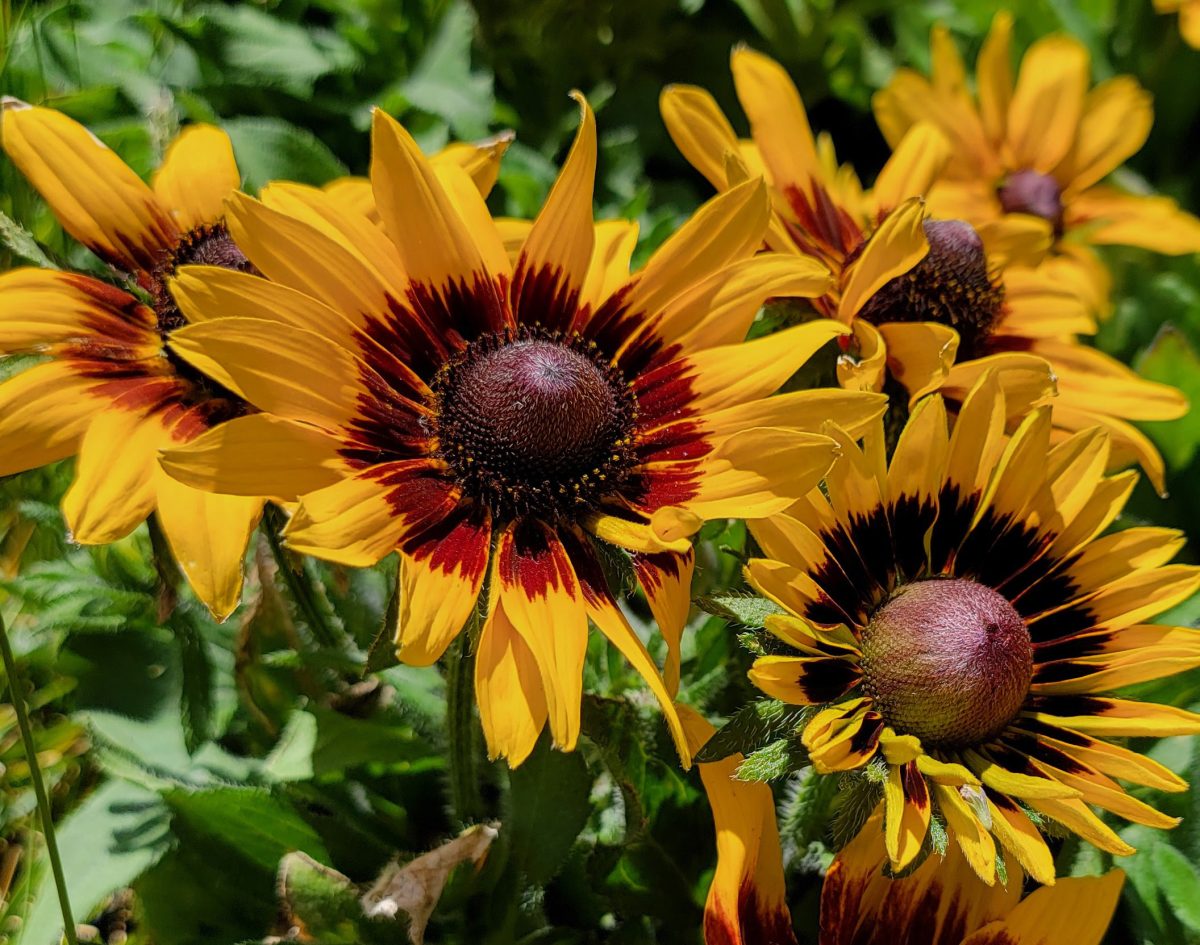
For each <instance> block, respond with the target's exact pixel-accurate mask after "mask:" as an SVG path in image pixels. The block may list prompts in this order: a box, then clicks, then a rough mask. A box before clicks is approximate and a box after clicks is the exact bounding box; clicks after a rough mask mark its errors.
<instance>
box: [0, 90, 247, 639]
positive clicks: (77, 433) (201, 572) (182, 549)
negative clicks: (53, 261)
mask: <svg viewBox="0 0 1200 945" xmlns="http://www.w3.org/2000/svg"><path fill="white" fill-rule="evenodd" d="M3 136H4V140H3V143H4V150H5V151H6V152H7V153H8V156H9V157H10V158H11V159H12V161H13V163H14V164H15V165H16V166H17V168H18V169H19V170H20V171H21V172H22V173H23V174H24V175H25V177H26V178H27V179H28V180H29V182H30V183H31V184H32V185H33V186H34V187H35V188H36V189H37V191H38V192H39V193H40V194H41V195H42V197H43V198H44V199H45V201H46V202H47V203H48V204H49V206H50V209H51V210H53V211H54V214H55V216H57V217H58V220H59V222H60V223H61V224H62V226H63V229H65V230H66V231H67V232H68V233H70V234H71V235H72V236H73V237H75V238H76V239H77V240H79V241H80V242H81V243H83V244H84V245H85V246H87V247H88V248H89V249H91V250H92V251H93V252H95V253H96V254H97V255H98V256H100V258H102V259H103V260H104V261H105V262H107V263H109V264H110V265H111V266H112V267H113V268H114V269H116V270H117V271H118V272H119V273H120V274H121V275H122V276H123V277H124V278H127V279H128V280H129V289H128V291H127V290H125V289H121V288H118V287H116V286H113V285H109V284H108V283H106V282H101V281H100V280H99V279H95V278H93V277H91V276H87V275H83V274H80V273H74V272H63V271H57V270H49V269H16V270H13V271H11V272H6V273H4V274H3V275H0V352H4V353H7V354H13V353H37V354H45V355H49V356H50V357H51V360H49V361H46V362H44V363H41V364H37V365H35V366H33V367H31V368H29V369H27V370H25V371H22V372H21V373H20V374H18V375H17V376H15V377H13V378H12V379H11V380H9V381H6V382H5V383H4V384H3V385H0V438H3V440H4V443H5V450H4V458H3V460H0V475H8V474H11V473H15V472H21V471H24V470H27V469H32V468H34V467H37V466H41V465H44V464H46V463H51V462H55V461H57V460H60V459H65V458H67V457H69V456H72V455H75V456H77V457H78V460H77V463H76V468H75V478H74V481H73V482H72V484H71V487H70V489H69V490H68V492H67V494H66V496H65V497H64V499H63V514H64V515H65V517H66V520H67V525H68V527H69V528H70V530H71V535H72V537H73V538H74V540H75V541H78V542H81V543H83V544H101V543H104V542H110V541H115V540H116V539H118V538H121V537H123V536H125V535H127V534H128V533H129V532H130V531H132V530H133V529H134V528H135V527H136V526H137V525H138V524H139V523H140V522H141V521H142V520H143V519H144V518H145V517H146V516H147V515H148V514H149V513H151V512H154V513H156V515H157V517H158V520H159V523H160V524H161V526H162V530H163V533H164V535H165V536H166V539H167V541H168V542H169V544H170V547H171V551H172V553H173V554H174V555H175V557H176V559H177V561H178V562H179V566H180V568H181V570H182V571H183V574H184V575H185V576H186V578H187V580H188V582H189V583H190V584H191V585H192V587H193V589H194V590H195V591H196V594H197V595H198V596H199V597H200V599H201V600H203V601H204V603H205V604H206V605H207V606H208V607H209V609H210V610H212V612H213V613H214V614H215V615H216V616H217V617H218V618H221V619H223V618H225V617H227V616H228V615H229V614H230V613H231V612H232V611H233V609H234V608H235V607H236V606H237V603H238V599H239V597H240V595H241V586H242V556H243V553H244V551H245V547H246V542H247V541H248V540H249V536H250V532H251V531H252V530H253V529H254V526H255V523H256V522H257V520H258V517H259V515H260V514H261V511H262V500H261V499H258V498H255V497H243V496H218V495H212V494H210V493H206V492H203V491H201V490H198V489H193V488H191V487H190V486H186V485H184V484H182V483H180V482H178V481H176V480H174V479H171V478H170V477H169V476H166V475H164V474H163V473H162V470H161V469H160V468H159V465H158V451H159V449H161V448H162V447H164V446H167V445H169V444H172V443H184V442H187V441H188V440H190V439H191V438H192V437H194V436H196V435H197V434H199V433H200V432H202V431H203V430H206V429H208V428H209V427H210V426H212V425H213V424H215V423H219V422H220V421H222V420H225V419H228V418H230V417H234V416H238V415H239V414H241V413H243V412H244V411H245V409H246V405H245V404H244V403H243V402H242V401H241V400H240V399H239V398H238V397H236V396H235V395H233V394H231V393H230V392H229V391H228V390H227V389H225V388H223V387H221V386H220V385H219V384H217V383H214V382H213V381H211V380H210V379H208V378H206V377H204V376H203V375H201V374H200V373H199V372H198V371H196V370H195V369H194V368H192V367H191V366H189V365H188V364H187V363H186V362H184V361H183V360H181V359H180V358H178V357H176V356H174V355H172V354H171V352H170V351H169V350H168V349H167V347H166V345H165V341H166V338H167V337H168V336H169V335H170V333H171V331H173V330H174V329H175V328H176V327H178V326H179V325H180V324H182V322H183V318H182V316H181V315H180V313H179V309H178V308H177V307H176V306H175V304H174V302H173V300H172V299H171V296H170V294H169V293H168V292H167V289H166V281H167V278H168V277H169V275H170V273H171V272H172V271H173V270H174V268H175V267H176V266H177V265H180V264H183V263H188V262H195V261H203V262H206V263H209V264H210V265H214V266H224V267H228V268H230V269H236V270H244V269H246V268H248V266H249V264H248V263H247V262H246V258H245V257H244V256H243V255H242V254H241V252H240V251H239V250H238V248H237V247H236V246H235V245H234V244H233V242H232V241H231V240H230V239H229V235H228V233H227V231H226V230H225V228H224V226H223V225H222V223H221V217H222V212H223V211H222V202H223V201H224V199H225V197H226V196H228V195H229V194H231V193H233V192H235V191H236V190H237V189H238V186H239V184H240V181H241V178H240V175H239V173H238V168H237V164H236V163H235V161H234V157H233V148H232V147H231V145H230V143H229V138H228V137H227V136H226V135H225V133H224V132H222V131H220V130H219V129H217V128H214V127H212V126H211V125H190V126H188V127H187V128H185V129H184V130H183V132H182V133H181V134H180V135H179V136H178V137H177V138H176V139H175V141H174V142H173V143H172V145H171V146H170V148H168V150H167V153H166V155H165V157H164V159H163V162H162V166H161V167H160V168H159V170H158V173H157V174H156V175H155V177H154V181H153V184H152V186H147V185H146V184H145V183H144V182H143V181H142V180H141V179H140V178H139V177H138V176H137V175H136V174H135V173H134V172H133V171H132V170H130V169H129V168H128V167H127V166H126V165H125V164H124V162H122V161H121V159H120V158H119V157H117V155H116V154H114V153H113V152H112V151H110V150H109V149H108V148H107V147H106V146H105V145H104V144H102V143H101V142H100V141H99V139H97V138H95V137H94V136H93V135H92V134H91V133H90V132H89V131H88V130H87V129H86V128H84V127H83V126H81V125H79V124H77V123H76V122H74V121H72V120H71V119H70V118H68V117H66V116H65V115H62V114H60V113H58V112H55V111H53V110H51V109H46V108H37V107H31V106H29V105H26V104H24V103H23V102H18V101H16V100H15V99H5V100H4V106H3ZM143 299H146V301H143Z"/></svg>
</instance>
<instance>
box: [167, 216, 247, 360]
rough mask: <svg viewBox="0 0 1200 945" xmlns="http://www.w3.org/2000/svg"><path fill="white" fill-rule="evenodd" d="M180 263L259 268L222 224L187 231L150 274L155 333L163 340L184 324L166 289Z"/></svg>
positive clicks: (244, 270) (183, 264)
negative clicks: (156, 322)
mask: <svg viewBox="0 0 1200 945" xmlns="http://www.w3.org/2000/svg"><path fill="white" fill-rule="evenodd" d="M180 266H220V267H221V268H222V269H236V270H237V271H238V272H257V271H258V270H257V269H255V268H254V265H253V264H252V263H251V262H250V260H248V259H247V258H246V256H245V254H244V253H243V252H242V251H241V250H240V249H238V246H237V244H236V243H235V242H234V241H233V238H232V237H231V236H230V235H229V230H227V229H226V228H225V224H224V223H213V224H205V225H203V226H198V227H196V229H194V230H192V231H191V232H189V233H186V234H185V235H184V236H183V237H182V238H181V239H180V240H179V244H178V245H177V246H176V247H175V249H174V250H173V251H172V252H171V254H170V255H169V256H167V257H166V259H164V260H163V261H162V263H161V264H160V265H159V266H158V268H156V269H155V270H154V272H153V273H152V274H151V277H150V283H151V284H150V294H151V297H152V298H153V300H154V313H155V315H157V316H158V332H159V334H160V335H162V338H163V340H164V341H165V340H166V338H167V335H169V334H170V333H171V332H173V331H174V330H175V329H176V328H179V327H181V326H183V325H184V324H186V323H187V319H186V318H185V317H184V315H183V313H182V312H181V311H179V306H178V305H176V304H175V299H173V298H172V297H171V290H170V289H169V288H168V283H169V282H170V280H171V276H173V275H175V270H177V269H178V268H179V267H180Z"/></svg>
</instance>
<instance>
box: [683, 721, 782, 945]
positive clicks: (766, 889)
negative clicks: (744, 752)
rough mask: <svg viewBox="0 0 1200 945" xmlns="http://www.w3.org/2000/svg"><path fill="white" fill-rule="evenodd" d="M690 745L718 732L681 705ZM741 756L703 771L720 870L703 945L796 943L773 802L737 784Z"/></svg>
mask: <svg viewBox="0 0 1200 945" xmlns="http://www.w3.org/2000/svg"><path fill="white" fill-rule="evenodd" d="M678 708H679V715H680V718H681V719H682V720H683V727H684V731H685V733H686V734H687V739H688V744H689V746H690V748H691V750H692V751H693V752H696V751H699V750H700V748H701V747H703V745H704V743H705V742H707V741H708V740H709V738H711V737H712V735H713V732H714V729H713V727H712V725H710V724H709V723H708V722H707V721H705V719H704V718H703V716H701V715H700V714H699V713H697V712H696V711H695V710H694V709H692V708H690V707H689V706H685V705H680V706H679V707H678ZM742 760H743V758H742V756H741V755H740V754H735V755H730V756H729V757H728V758H724V759H722V760H721V761H714V762H710V763H707V764H701V765H699V768H700V780H701V781H702V782H703V784H704V793H705V794H706V795H707V796H708V803H709V806H710V807H711V808H712V814H713V826H714V827H715V828H716V834H717V868H716V871H715V872H714V873H713V878H712V883H711V885H710V886H709V888H708V898H707V900H706V902H705V904H704V945H768V943H769V945H796V935H795V933H794V932H793V931H792V917H791V914H790V913H789V912H788V907H787V889H786V888H785V885H784V878H783V852H782V850H781V848H780V843H779V825H778V823H777V822H776V820H775V798H774V797H773V796H772V794H771V789H770V788H769V787H768V786H767V785H765V784H762V783H755V782H747V781H739V780H737V777H736V775H737V769H738V765H740V764H741V762H742Z"/></svg>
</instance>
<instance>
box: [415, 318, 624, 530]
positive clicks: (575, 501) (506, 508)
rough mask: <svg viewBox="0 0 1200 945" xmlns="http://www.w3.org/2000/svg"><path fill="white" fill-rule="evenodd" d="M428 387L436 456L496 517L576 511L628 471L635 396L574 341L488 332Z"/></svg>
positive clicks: (527, 333)
mask: <svg viewBox="0 0 1200 945" xmlns="http://www.w3.org/2000/svg"><path fill="white" fill-rule="evenodd" d="M433 389H434V395H435V398H436V405H435V406H436V421H435V423H436V434H437V437H438V440H439V450H440V453H441V456H442V457H443V458H444V459H445V460H446V461H447V462H448V463H449V464H450V465H451V467H452V468H453V469H454V471H455V473H456V475H457V477H458V479H459V481H460V483H461V484H462V486H463V488H464V490H465V491H467V492H469V493H473V494H474V495H475V496H476V497H477V498H479V499H481V500H482V501H483V502H485V503H486V504H487V505H488V506H489V507H490V508H491V509H492V511H493V513H494V514H498V515H500V516H501V517H512V516H515V515H519V514H526V513H532V514H536V515H542V516H546V517H550V518H556V517H562V516H566V515H569V514H577V513H578V511H579V510H580V508H581V507H587V506H591V505H594V504H595V503H596V502H597V501H598V500H599V499H600V498H601V497H602V496H603V495H605V494H607V493H609V492H611V491H612V490H613V489H614V488H616V487H618V486H619V485H620V484H621V482H622V481H623V480H624V478H625V477H626V476H627V475H628V472H629V470H630V468H631V467H632V464H633V454H632V449H631V447H630V433H631V430H632V426H633V418H634V416H635V415H636V402H635V400H634V396H633V393H632V391H631V390H630V389H629V386H628V385H627V384H626V383H625V381H624V378H623V377H622V376H621V374H620V372H619V371H618V370H617V369H616V368H614V367H612V366H611V365H610V364H608V363H607V362H606V361H604V360H603V359H602V358H601V357H600V356H599V354H598V352H596V350H595V348H594V347H592V346H590V345H589V344H588V343H587V342H585V341H583V340H582V339H580V338H579V337H578V336H574V337H571V338H565V337H563V336H562V335H559V334H557V333H553V334H552V333H548V332H537V331H528V330H526V331H523V332H521V333H519V334H512V333H499V334H492V335H485V336H483V337H481V338H479V339H477V340H475V341H474V342H472V344H471V345H470V346H469V347H468V348H467V350H466V351H465V352H463V354H462V355H460V356H459V357H458V358H457V359H456V360H455V361H453V362H451V363H450V364H448V365H446V367H444V368H443V369H442V370H441V371H440V372H439V374H438V376H437V377H436V378H435V380H434V384H433Z"/></svg>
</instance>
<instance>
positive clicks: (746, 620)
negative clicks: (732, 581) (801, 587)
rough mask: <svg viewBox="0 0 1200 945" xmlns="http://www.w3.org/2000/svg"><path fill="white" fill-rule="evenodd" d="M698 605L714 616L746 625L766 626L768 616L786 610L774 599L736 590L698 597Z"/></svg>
mask: <svg viewBox="0 0 1200 945" xmlns="http://www.w3.org/2000/svg"><path fill="white" fill-rule="evenodd" d="M696 606H697V607H699V608H700V609H701V610H703V611H705V612H707V613H710V614H712V615H713V616H716V617H723V618H725V619H726V620H732V621H734V622H735V623H740V624H742V626H745V627H764V626H766V620H767V618H768V617H770V616H771V615H772V614H782V613H783V612H784V611H783V608H781V607H780V606H779V605H778V604H776V603H775V602H774V601H769V600H767V599H766V598H764V597H758V596H756V595H753V594H740V593H736V592H729V593H724V594H710V595H708V596H707V597H700V598H697V600H696Z"/></svg>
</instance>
